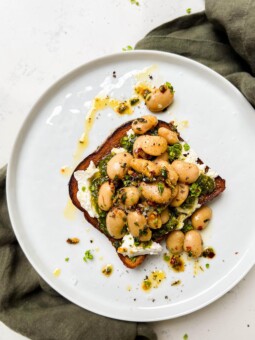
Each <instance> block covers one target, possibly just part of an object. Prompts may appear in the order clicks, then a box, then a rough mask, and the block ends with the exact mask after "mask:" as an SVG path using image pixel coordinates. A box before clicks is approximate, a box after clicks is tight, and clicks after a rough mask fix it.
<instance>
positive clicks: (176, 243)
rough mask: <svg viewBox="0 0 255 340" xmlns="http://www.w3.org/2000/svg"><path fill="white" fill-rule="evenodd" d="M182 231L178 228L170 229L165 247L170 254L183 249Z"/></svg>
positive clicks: (177, 252) (178, 252)
mask: <svg viewBox="0 0 255 340" xmlns="http://www.w3.org/2000/svg"><path fill="white" fill-rule="evenodd" d="M183 243H184V233H183V232H182V231H180V230H175V231H172V232H171V233H170V234H169V235H168V236H167V239H166V247H167V249H168V250H169V251H170V252H171V253H172V254H180V253H181V252H182V251H183Z"/></svg>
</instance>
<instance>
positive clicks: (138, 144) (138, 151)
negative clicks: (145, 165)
mask: <svg viewBox="0 0 255 340" xmlns="http://www.w3.org/2000/svg"><path fill="white" fill-rule="evenodd" d="M145 139H146V136H139V137H138V138H136V140H135V142H134V145H133V156H134V157H135V158H143V159H148V158H149V157H150V156H149V155H147V154H146V153H145V152H144V151H143V149H142V144H143V142H144V140H145Z"/></svg>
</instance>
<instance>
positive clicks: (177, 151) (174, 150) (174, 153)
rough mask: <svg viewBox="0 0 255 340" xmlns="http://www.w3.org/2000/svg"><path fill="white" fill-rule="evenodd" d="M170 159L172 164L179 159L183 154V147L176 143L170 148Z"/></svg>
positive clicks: (168, 149)
mask: <svg viewBox="0 0 255 340" xmlns="http://www.w3.org/2000/svg"><path fill="white" fill-rule="evenodd" d="M167 151H168V157H169V162H170V163H172V162H173V161H174V160H175V159H178V158H179V157H180V155H181V153H182V145H181V144H180V143H175V144H174V145H171V146H168V148H167Z"/></svg>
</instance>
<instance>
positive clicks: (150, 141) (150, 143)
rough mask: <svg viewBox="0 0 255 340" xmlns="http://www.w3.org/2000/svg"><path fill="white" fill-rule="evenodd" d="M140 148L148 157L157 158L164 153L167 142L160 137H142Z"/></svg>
mask: <svg viewBox="0 0 255 340" xmlns="http://www.w3.org/2000/svg"><path fill="white" fill-rule="evenodd" d="M138 138H139V137H138ZM141 148H142V149H143V151H144V152H145V153H147V154H148V155H151V156H159V155H162V153H164V152H165V151H166V149H167V141H166V139H165V138H163V137H160V136H150V135H144V138H143V139H142V142H141Z"/></svg>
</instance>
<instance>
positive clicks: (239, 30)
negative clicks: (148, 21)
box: [136, 0, 255, 107]
mask: <svg viewBox="0 0 255 340" xmlns="http://www.w3.org/2000/svg"><path fill="white" fill-rule="evenodd" d="M136 49H149V50H160V51H166V52H172V53H176V54H180V55H182V56H184V57H188V58H191V59H193V60H196V61H198V62H200V63H202V64H204V65H206V66H208V67H210V68H212V69H213V70H215V71H216V72H218V73H220V74H221V75H222V76H224V77H226V79H228V80H229V81H230V82H231V83H232V84H234V85H235V86H236V87H237V88H238V89H239V90H240V91H241V92H242V93H243V95H244V96H245V97H246V98H247V100H248V101H249V102H250V103H251V104H252V105H253V107H255V78H254V76H255V1H254V0H205V12H200V13H196V14H191V15H186V16H183V17H180V18H177V19H176V20H173V21H171V22H168V23H165V24H163V25H161V26H159V27H157V28H156V29H154V30H153V31H151V32H150V33H148V34H147V36H146V37H145V38H143V39H142V40H141V41H139V42H138V43H137V45H136Z"/></svg>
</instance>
